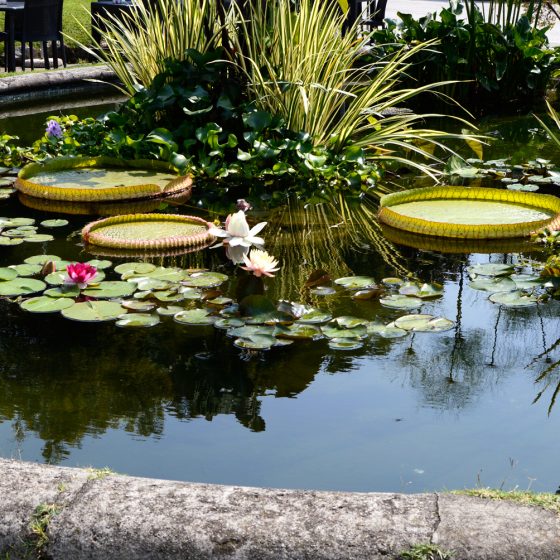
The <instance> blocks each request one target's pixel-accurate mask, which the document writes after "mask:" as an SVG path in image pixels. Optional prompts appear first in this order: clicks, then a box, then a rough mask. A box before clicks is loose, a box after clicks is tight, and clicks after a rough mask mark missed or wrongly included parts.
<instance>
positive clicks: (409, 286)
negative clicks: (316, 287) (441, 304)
mask: <svg viewBox="0 0 560 560" xmlns="http://www.w3.org/2000/svg"><path fill="white" fill-rule="evenodd" d="M399 294H401V295H403V296H414V297H418V298H420V299H431V298H437V297H441V296H442V295H443V287H442V286H441V285H440V284H420V283H419V282H406V283H404V284H403V285H402V286H401V287H400V288H399Z"/></svg>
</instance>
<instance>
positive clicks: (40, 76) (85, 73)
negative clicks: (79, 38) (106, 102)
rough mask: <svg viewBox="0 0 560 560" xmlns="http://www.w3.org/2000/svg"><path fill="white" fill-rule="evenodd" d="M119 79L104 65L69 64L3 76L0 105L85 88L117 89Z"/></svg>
mask: <svg viewBox="0 0 560 560" xmlns="http://www.w3.org/2000/svg"><path fill="white" fill-rule="evenodd" d="M101 82H103V83H101ZM116 82H117V77H116V75H115V74H114V72H113V71H112V70H110V69H109V67H107V66H105V65H91V66H76V67H71V66H69V67H67V68H62V69H59V70H48V71H45V72H31V71H29V72H25V73H21V74H14V75H12V76H6V77H4V78H0V108H4V107H9V106H14V105H15V106H17V105H20V104H21V103H23V102H25V103H34V102H37V101H42V100H47V99H50V100H52V99H53V98H56V99H61V98H64V97H67V98H72V97H75V96H76V95H78V94H83V93H84V92H87V93H88V94H91V93H93V92H103V91H112V92H116V90H115V88H114V87H113V85H112V84H114V83H116Z"/></svg>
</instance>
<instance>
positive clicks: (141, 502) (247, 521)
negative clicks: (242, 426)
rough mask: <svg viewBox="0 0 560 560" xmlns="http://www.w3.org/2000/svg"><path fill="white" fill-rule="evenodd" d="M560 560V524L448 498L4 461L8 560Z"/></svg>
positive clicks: (0, 498)
mask: <svg viewBox="0 0 560 560" xmlns="http://www.w3.org/2000/svg"><path fill="white" fill-rule="evenodd" d="M428 543H430V544H434V545H437V546H438V547H440V548H441V549H442V550H445V551H452V552H453V556H452V558H453V560H463V559H476V560H501V559H503V560H506V559H507V560H529V559H530V560H536V559H538V560H549V559H550V560H553V559H554V560H558V558H560V516H558V515H557V514H555V513H554V512H552V511H548V510H545V509H542V508H539V507H533V506H526V505H521V504H518V503H515V502H509V501H498V500H485V499H481V498H475V497H470V496H464V495H455V494H448V493H425V494H398V493H354V492H327V491H308V490H280V489H266V488H247V487H238V486H222V485H215V484H198V483H188V482H175V481H168V480H155V479H147V478H138V477H129V476H123V475H118V474H114V473H111V472H110V471H107V470H94V469H80V468H68V467H55V466H50V465H42V464H38V463H29V462H23V461H16V460H8V459H0V558H2V560H19V559H28V558H45V559H49V560H70V559H71V560H82V559H87V560H98V559H99V560H101V559H103V560H107V559H110V560H121V559H122V560H136V559H142V560H148V559H149V560H152V559H153V560H155V559H158V560H162V559H165V560H167V559H169V560H174V559H181V560H185V559H196V560H202V559H209V558H220V559H222V558H223V559H226V558H227V559H230V558H231V559H255V560H273V559H274V560H284V559H306V560H315V559H321V560H327V559H328V560H335V559H336V560H343V559H348V560H358V559H364V560H366V559H367V560H375V559H381V558H383V559H384V560H390V559H396V558H398V557H399V553H400V552H402V551H404V550H408V549H410V547H412V546H414V545H418V544H428Z"/></svg>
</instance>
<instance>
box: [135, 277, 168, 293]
mask: <svg viewBox="0 0 560 560" xmlns="http://www.w3.org/2000/svg"><path fill="white" fill-rule="evenodd" d="M127 282H130V283H133V284H136V286H137V289H138V290H141V291H145V290H167V289H168V288H169V287H170V286H172V285H173V284H172V283H171V282H168V281H167V280H160V279H158V278H147V277H145V276H138V277H134V278H129V279H128V280H127Z"/></svg>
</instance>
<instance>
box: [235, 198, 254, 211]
mask: <svg viewBox="0 0 560 560" xmlns="http://www.w3.org/2000/svg"><path fill="white" fill-rule="evenodd" d="M236 206H237V209H238V210H243V212H248V211H249V210H251V208H253V207H252V206H251V204H250V203H249V202H247V201H246V200H245V199H244V198H238V199H237V204H236Z"/></svg>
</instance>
